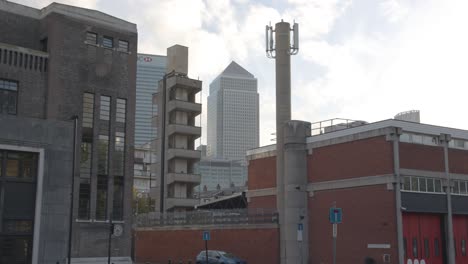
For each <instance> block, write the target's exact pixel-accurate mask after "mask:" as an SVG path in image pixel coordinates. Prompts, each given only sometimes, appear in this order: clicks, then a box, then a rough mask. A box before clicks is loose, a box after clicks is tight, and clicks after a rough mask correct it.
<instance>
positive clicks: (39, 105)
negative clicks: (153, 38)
mask: <svg viewBox="0 0 468 264" xmlns="http://www.w3.org/2000/svg"><path fill="white" fill-rule="evenodd" d="M136 52H137V29H136V25H135V24H132V23H129V22H127V21H123V20H121V19H118V18H115V17H113V16H110V15H107V14H104V13H101V12H98V11H95V10H89V9H84V8H78V7H73V6H68V5H63V4H57V3H53V4H50V5H49V6H47V7H44V8H43V9H35V8H30V7H27V6H23V5H20V4H15V3H11V2H8V1H0V124H2V125H1V126H0V160H1V162H0V164H1V165H0V168H2V169H0V174H1V175H0V182H1V184H0V185H1V186H2V187H1V188H0V192H1V193H0V195H1V197H3V198H2V199H1V201H0V203H1V204H0V218H1V219H0V221H1V222H2V223H3V225H2V227H3V228H2V229H0V245H1V246H0V247H1V250H0V263H18V264H23V263H24V264H27V263H33V264H42V263H47V264H48V263H51V264H52V263H53V264H55V263H66V262H67V259H68V252H69V249H70V253H71V263H77V262H78V261H79V263H87V262H86V261H88V263H107V256H108V248H109V246H110V249H111V256H112V261H113V262H118V263H131V260H130V249H131V226H132V225H131V221H132V213H131V195H132V185H133V148H132V146H133V141H134V131H135V130H134V116H135V103H134V102H135V83H136V60H137V57H136V54H137V53H136ZM3 166H4V167H3ZM73 168H74V170H73ZM72 179H73V180H72ZM71 186H73V188H71ZM70 197H73V200H71V199H70ZM70 216H71V217H70ZM111 220H112V221H113V222H114V224H116V225H115V226H114V227H115V229H114V230H115V233H114V235H112V236H111V237H110V240H109V234H110V230H111V224H110V222H111ZM70 224H71V225H70ZM70 231H71V233H70ZM70 234H71V235H70ZM109 241H110V243H111V244H109ZM69 245H71V247H69Z"/></svg>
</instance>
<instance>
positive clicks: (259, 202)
mask: <svg viewBox="0 0 468 264" xmlns="http://www.w3.org/2000/svg"><path fill="white" fill-rule="evenodd" d="M249 208H266V209H276V195H269V196H260V197H252V198H250V201H249Z"/></svg>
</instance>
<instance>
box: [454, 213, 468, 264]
mask: <svg viewBox="0 0 468 264" xmlns="http://www.w3.org/2000/svg"><path fill="white" fill-rule="evenodd" d="M453 238H454V239H455V259H456V262H457V264H468V256H467V255H466V241H467V238H468V216H466V215H455V216H453Z"/></svg>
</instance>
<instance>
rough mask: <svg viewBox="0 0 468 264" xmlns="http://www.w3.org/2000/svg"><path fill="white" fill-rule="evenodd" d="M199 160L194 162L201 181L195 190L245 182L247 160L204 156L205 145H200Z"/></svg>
mask: <svg viewBox="0 0 468 264" xmlns="http://www.w3.org/2000/svg"><path fill="white" fill-rule="evenodd" d="M197 149H198V150H200V151H201V160H200V161H199V162H197V163H196V164H195V174H200V175H201V176H202V177H201V182H200V185H199V186H198V188H197V192H204V191H212V190H219V189H226V188H232V187H244V186H246V183H247V162H246V161H245V160H226V159H214V158H207V157H206V145H200V146H199V147H198V148H197Z"/></svg>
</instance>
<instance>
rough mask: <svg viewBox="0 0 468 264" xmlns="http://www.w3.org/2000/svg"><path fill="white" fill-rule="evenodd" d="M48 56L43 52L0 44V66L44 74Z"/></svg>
mask: <svg viewBox="0 0 468 264" xmlns="http://www.w3.org/2000/svg"><path fill="white" fill-rule="evenodd" d="M48 57H49V55H48V54H47V53H45V52H42V51H38V50H32V49H28V48H23V47H19V46H14V45H9V44H6V43H0V64H6V65H8V66H10V67H17V68H22V69H25V70H31V71H39V72H46V71H47V64H48Z"/></svg>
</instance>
